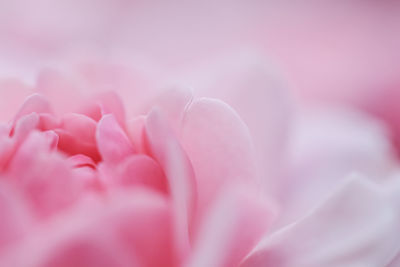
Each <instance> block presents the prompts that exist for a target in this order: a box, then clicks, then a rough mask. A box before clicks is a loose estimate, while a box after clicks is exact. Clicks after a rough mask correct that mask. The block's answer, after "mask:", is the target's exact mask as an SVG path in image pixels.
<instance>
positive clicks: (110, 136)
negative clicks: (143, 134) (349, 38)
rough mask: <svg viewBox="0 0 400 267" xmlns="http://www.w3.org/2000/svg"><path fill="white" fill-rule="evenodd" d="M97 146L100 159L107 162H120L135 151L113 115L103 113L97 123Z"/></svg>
mask: <svg viewBox="0 0 400 267" xmlns="http://www.w3.org/2000/svg"><path fill="white" fill-rule="evenodd" d="M96 140H97V146H98V149H99V152H100V155H101V157H102V159H103V160H104V161H105V162H109V163H112V164H113V163H118V162H122V161H123V160H124V159H125V158H126V157H128V156H129V155H132V154H133V153H135V149H134V148H133V146H132V144H131V142H130V140H129V138H128V137H127V136H126V134H125V132H124V131H123V130H122V128H121V126H120V125H119V124H118V122H117V120H116V119H115V118H114V116H113V115H111V114H108V115H105V116H104V117H103V118H102V119H101V120H100V121H99V123H98V126H97V132H96Z"/></svg>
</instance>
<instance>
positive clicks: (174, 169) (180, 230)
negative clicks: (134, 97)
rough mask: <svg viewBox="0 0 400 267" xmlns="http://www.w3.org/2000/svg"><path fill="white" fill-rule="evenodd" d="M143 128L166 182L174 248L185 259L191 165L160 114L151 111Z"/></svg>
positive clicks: (191, 193)
mask: <svg viewBox="0 0 400 267" xmlns="http://www.w3.org/2000/svg"><path fill="white" fill-rule="evenodd" d="M145 129H146V139H147V142H148V145H149V149H150V151H151V154H152V155H153V156H154V158H155V159H156V160H157V161H158V163H159V164H160V165H161V167H162V169H163V170H164V173H165V176H166V178H167V181H168V188H169V192H170V194H171V197H172V202H173V205H174V210H173V212H174V213H173V214H174V227H175V229H174V234H175V236H176V240H175V241H176V243H175V246H176V249H177V251H178V254H179V255H180V256H184V255H186V253H187V252H188V249H189V231H190V221H191V220H192V217H193V213H194V208H195V205H196V197H197V195H196V181H195V178H194V174H193V169H192V165H191V163H190V161H189V158H188V157H187V155H186V154H185V152H184V151H183V149H182V147H181V146H180V144H179V141H178V140H177V139H176V137H175V136H174V134H173V131H172V129H171V128H170V127H169V125H168V121H167V119H166V118H165V117H164V116H163V114H162V113H161V111H159V110H156V109H155V110H153V111H152V112H150V114H149V115H148V117H147V120H146V128H145Z"/></svg>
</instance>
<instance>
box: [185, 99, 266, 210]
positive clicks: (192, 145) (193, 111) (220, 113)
mask: <svg viewBox="0 0 400 267" xmlns="http://www.w3.org/2000/svg"><path fill="white" fill-rule="evenodd" d="M181 142H182V145H183V147H184V149H185V151H186V153H187V154H188V157H189V158H190V161H191V163H192V164H193V168H194V172H195V177H196V182H197V190H198V198H199V202H198V208H199V209H200V213H202V212H203V211H204V209H205V208H207V206H208V205H209V204H210V203H211V202H212V201H214V199H215V197H216V196H217V195H218V194H219V193H220V190H221V189H222V188H223V187H224V186H226V185H227V184H229V183H232V182H235V181H241V182H243V183H249V184H252V183H257V178H258V177H257V173H256V164H255V157H254V150H253V144H252V142H251V137H250V134H249V132H248V129H247V127H246V125H245V124H244V123H243V122H242V121H241V120H240V118H239V117H238V115H237V114H236V113H235V112H234V111H233V110H232V109H231V108H230V107H229V106H228V105H226V104H225V103H223V102H221V101H218V100H212V99H206V98H204V99H200V100H195V101H193V102H192V104H191V105H190V106H189V107H188V109H187V110H186V114H185V117H184V121H183V124H182V139H181Z"/></svg>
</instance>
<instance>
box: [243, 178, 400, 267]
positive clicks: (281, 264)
mask: <svg viewBox="0 0 400 267" xmlns="http://www.w3.org/2000/svg"><path fill="white" fill-rule="evenodd" d="M399 193H400V184H399V183H398V181H395V182H389V183H387V184H385V185H381V184H375V183H373V182H370V181H368V180H367V179H363V178H350V179H349V180H348V181H346V182H345V183H344V184H343V185H342V186H340V188H339V189H338V190H336V192H335V193H333V194H332V195H331V196H330V197H329V198H328V199H327V200H326V201H325V202H323V203H321V205H320V206H319V207H317V208H316V209H315V210H313V211H312V212H310V213H309V214H306V215H305V216H304V217H303V218H302V219H299V220H298V221H296V222H294V223H293V224H291V225H289V226H287V227H285V228H283V229H281V230H280V231H278V232H276V233H274V234H273V235H271V236H269V237H266V238H265V240H263V241H262V242H261V243H260V244H259V245H258V246H257V248H256V249H255V250H254V252H253V253H252V254H251V255H250V256H249V257H248V258H247V259H246V260H245V261H244V263H243V264H242V265H241V266H243V267H261V266H262V267H265V266H268V267H269V266H271V267H272V266H273V267H292V266H297V267H320V266H326V267H336V266H387V265H388V264H389V263H390V262H391V261H392V260H393V259H394V257H395V255H396V254H398V253H399V249H398V248H399V247H400V241H399V240H400V236H399V231H398V225H399V223H400V217H399V212H398V210H399V202H398V200H399V197H398V196H399Z"/></svg>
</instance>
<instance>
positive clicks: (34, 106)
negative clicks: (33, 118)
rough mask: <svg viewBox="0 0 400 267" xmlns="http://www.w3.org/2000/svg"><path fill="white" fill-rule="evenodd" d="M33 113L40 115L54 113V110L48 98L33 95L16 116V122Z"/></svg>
mask: <svg viewBox="0 0 400 267" xmlns="http://www.w3.org/2000/svg"><path fill="white" fill-rule="evenodd" d="M33 112H35V113H38V114H40V113H52V108H51V106H50V103H49V102H48V101H47V99H46V98H44V97H43V96H41V95H39V94H33V95H31V96H29V97H28V98H27V99H26V100H25V102H24V104H23V105H22V106H21V108H20V109H19V111H18V112H17V114H16V115H15V119H14V120H15V121H17V120H18V119H19V118H21V117H22V116H24V115H29V114H31V113H33Z"/></svg>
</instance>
